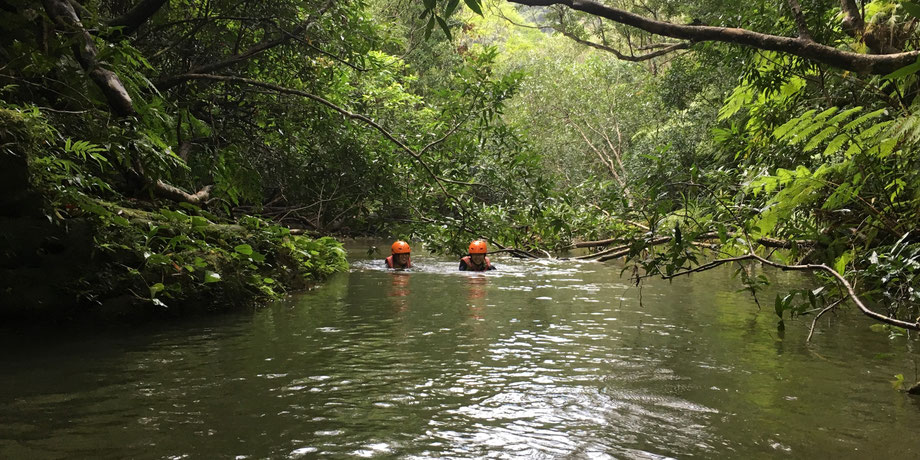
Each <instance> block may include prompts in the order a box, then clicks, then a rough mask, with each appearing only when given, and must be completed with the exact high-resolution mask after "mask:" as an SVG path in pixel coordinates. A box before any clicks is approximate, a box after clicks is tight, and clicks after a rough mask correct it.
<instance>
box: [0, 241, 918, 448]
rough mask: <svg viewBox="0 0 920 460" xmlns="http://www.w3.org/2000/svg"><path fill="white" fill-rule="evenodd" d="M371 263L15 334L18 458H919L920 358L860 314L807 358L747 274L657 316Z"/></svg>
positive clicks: (503, 279) (5, 418) (541, 265)
mask: <svg viewBox="0 0 920 460" xmlns="http://www.w3.org/2000/svg"><path fill="white" fill-rule="evenodd" d="M359 259H360V255H358V258H357V259H356V260H355V261H354V263H353V267H352V270H351V272H350V273H347V274H342V275H340V276H337V277H335V278H333V279H332V280H331V281H330V282H329V283H328V284H326V285H324V286H323V287H321V288H319V289H316V290H315V291H313V292H310V293H306V294H303V295H299V296H297V297H295V298H292V299H290V300H288V301H285V302H280V303H277V304H275V305H272V306H270V307H268V308H265V309H262V310H259V311H257V312H255V313H253V314H247V315H228V316H224V317H220V318H210V319H207V320H203V321H197V322H195V323H194V324H188V323H184V324H182V325H166V326H163V325H161V326H158V327H157V328H155V329H153V330H147V331H138V330H133V331H126V332H124V333H107V334H105V335H95V336H89V337H88V336H82V337H79V338H62V337H20V336H16V337H6V340H4V349H3V352H2V353H0V366H2V369H3V372H2V373H0V458H73V457H90V458H121V457H132V458H186V457H187V458H265V457H276V458H277V457H280V458H284V457H291V458H343V457H351V456H356V457H381V458H392V457H399V458H431V457H441V458H483V457H490V458H666V457H678V458H686V457H702V458H714V457H718V458H811V457H820V458H826V457H832V456H833V457H838V458H864V457H866V456H869V455H872V456H877V457H881V458H917V457H918V455H920V439H918V438H917V437H916V436H915V431H916V427H917V426H920V403H918V400H916V399H913V397H911V396H908V395H906V394H905V393H903V392H900V391H895V390H894V389H893V387H892V384H891V381H892V380H895V378H894V375H895V374H899V373H903V374H904V375H905V376H906V377H907V380H908V381H912V380H913V378H914V372H915V370H914V368H915V366H914V360H915V357H916V354H915V351H914V350H915V347H916V342H915V341H914V340H913V339H910V338H907V337H903V336H902V337H894V338H890V337H889V336H888V334H887V333H884V332H874V331H872V330H870V328H869V326H870V324H872V323H871V322H869V321H868V320H865V319H863V318H862V317H861V316H858V315H856V314H855V313H846V314H842V315H841V316H838V317H837V318H833V319H829V320H827V321H824V320H822V321H821V325H820V327H819V330H818V332H817V333H816V336H815V338H814V339H813V341H812V343H811V344H806V343H805V336H806V335H807V333H808V326H809V325H810V319H807V320H800V321H794V322H787V327H786V329H785V331H779V330H777V328H776V321H775V320H776V318H775V316H774V314H773V313H772V308H770V307H769V306H765V308H764V310H762V311H758V310H757V308H756V306H754V305H753V304H752V302H751V298H750V296H748V295H746V294H744V293H738V292H736V290H737V288H738V284H737V281H736V280H733V279H732V278H731V276H730V271H728V270H724V271H714V272H709V273H703V274H699V275H694V276H693V277H692V278H687V279H680V280H677V281H675V282H673V283H667V282H663V281H658V280H649V281H648V282H647V283H645V284H644V287H643V289H642V291H641V304H640V301H639V299H640V292H639V290H638V289H637V288H635V287H633V286H630V285H629V284H628V282H627V281H626V280H623V279H620V277H619V271H620V268H619V267H618V266H616V265H613V264H610V265H605V264H597V263H576V262H560V261H556V262H547V261H538V262H521V261H513V260H510V259H502V258H499V260H497V261H496V262H497V264H498V265H499V267H500V270H498V271H496V272H490V273H487V274H474V273H458V272H456V271H455V270H456V262H455V261H454V260H452V259H437V258H433V257H428V258H425V257H415V260H414V262H415V263H416V266H417V268H415V269H414V270H412V271H411V272H404V273H394V272H387V271H384V270H382V269H381V268H380V267H381V265H380V262H379V261H376V260H375V261H362V260H359ZM783 276H785V275H783ZM805 282H806V280H805V279H804V278H799V277H791V276H790V277H788V278H782V279H780V280H778V284H779V285H780V286H785V287H787V288H788V287H793V286H796V287H797V286H801V285H802V284H803V283H805ZM764 299H765V300H767V301H769V300H770V299H772V294H770V293H767V294H765V297H764ZM771 304H772V302H771Z"/></svg>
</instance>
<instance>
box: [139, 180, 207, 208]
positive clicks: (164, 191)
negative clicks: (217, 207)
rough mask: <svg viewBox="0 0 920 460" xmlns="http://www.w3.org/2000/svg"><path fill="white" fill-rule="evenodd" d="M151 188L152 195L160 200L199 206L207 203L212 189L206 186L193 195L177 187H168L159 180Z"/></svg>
mask: <svg viewBox="0 0 920 460" xmlns="http://www.w3.org/2000/svg"><path fill="white" fill-rule="evenodd" d="M151 187H152V189H153V193H154V194H155V195H157V196H159V197H160V198H166V199H168V200H172V201H176V202H180V203H181V202H185V203H191V204H194V205H200V204H201V203H204V202H205V201H208V198H210V196H211V189H213V188H214V186H213V185H208V186H205V187H204V188H202V189H201V190H199V191H197V192H195V193H188V192H186V191H185V190H182V189H180V188H179V187H176V186H173V185H169V184H167V183H166V182H163V181H161V180H158V181H156V182H155V183H153V184H152V185H151Z"/></svg>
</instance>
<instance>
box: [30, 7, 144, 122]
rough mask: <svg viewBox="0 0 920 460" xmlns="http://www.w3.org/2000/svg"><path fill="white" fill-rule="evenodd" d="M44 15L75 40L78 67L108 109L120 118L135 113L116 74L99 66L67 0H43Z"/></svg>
mask: <svg viewBox="0 0 920 460" xmlns="http://www.w3.org/2000/svg"><path fill="white" fill-rule="evenodd" d="M42 3H43V4H44V7H45V12H46V13H47V14H48V17H49V18H51V20H52V21H53V22H54V23H55V24H57V25H58V26H59V27H61V28H63V29H64V30H66V33H67V34H68V35H70V37H71V39H72V40H73V41H74V45H73V53H74V56H75V57H76V59H77V61H78V62H79V63H80V67H82V68H83V70H84V71H85V72H86V73H87V75H89V78H90V79H91V80H92V81H93V83H95V84H96V86H97V87H98V88H99V89H100V90H101V91H102V94H103V95H104V96H105V99H106V101H107V102H108V104H109V107H110V108H111V109H112V112H113V113H115V114H116V115H118V116H120V117H123V116H127V115H131V114H133V113H134V103H133V101H131V96H129V95H128V91H127V90H126V89H125V86H124V84H123V83H122V82H121V80H120V79H119V78H118V75H116V74H115V72H112V71H111V70H108V69H105V68H103V67H102V66H101V65H100V64H99V59H98V54H99V53H98V51H97V50H96V45H95V44H94V43H93V37H92V36H91V35H90V33H89V31H87V30H86V28H85V27H83V23H82V22H80V18H79V17H78V16H77V13H76V11H75V10H74V8H73V5H71V4H70V3H69V2H67V1H66V0H43V2H42Z"/></svg>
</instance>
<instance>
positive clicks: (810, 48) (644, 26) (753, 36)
mask: <svg viewBox="0 0 920 460" xmlns="http://www.w3.org/2000/svg"><path fill="white" fill-rule="evenodd" d="M509 1H511V2H512V3H517V4H520V5H527V6H551V5H565V6H568V7H569V8H571V9H573V10H577V11H583V12H585V13H588V14H590V15H593V16H598V17H602V18H605V19H609V20H611V21H614V22H617V23H620V24H624V25H627V26H632V27H635V28H638V29H641V30H644V31H646V32H648V33H651V34H655V35H662V36H665V37H671V38H678V39H682V40H689V41H692V42H705V41H715V42H723V43H732V44H738V45H744V46H749V47H752V48H757V49H763V50H769V51H778V52H782V53H787V54H791V55H793V56H798V57H801V58H804V59H808V60H811V61H814V62H819V63H822V64H827V65H830V66H833V67H837V68H840V69H844V70H850V71H854V72H862V73H869V74H887V73H890V72H892V71H894V70H896V69H898V68H900V67H903V66H905V65H907V64H912V63H913V62H915V61H916V60H917V56H918V55H920V51H917V50H914V51H906V52H899V53H892V54H859V53H854V52H851V51H846V50H842V49H837V48H834V47H831V46H827V45H823V44H820V43H817V42H813V41H809V40H804V39H801V38H791V37H783V36H779V35H770V34H764V33H760V32H754V31H750V30H747V29H740V28H735V27H714V26H705V25H691V24H674V23H670V22H664V21H658V20H654V19H649V18H647V17H644V16H640V15H638V14H635V13H631V12H629V11H626V10H622V9H619V8H614V7H610V6H606V5H603V4H601V3H598V2H595V1H591V0H509Z"/></svg>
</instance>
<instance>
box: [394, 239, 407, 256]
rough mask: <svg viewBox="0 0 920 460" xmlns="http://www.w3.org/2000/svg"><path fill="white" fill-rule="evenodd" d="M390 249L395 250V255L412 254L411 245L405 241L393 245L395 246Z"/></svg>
mask: <svg viewBox="0 0 920 460" xmlns="http://www.w3.org/2000/svg"><path fill="white" fill-rule="evenodd" d="M390 249H392V250H393V254H408V253H409V252H410V250H409V243H406V242H405V241H403V240H399V241H397V242H395V243H393V246H390Z"/></svg>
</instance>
